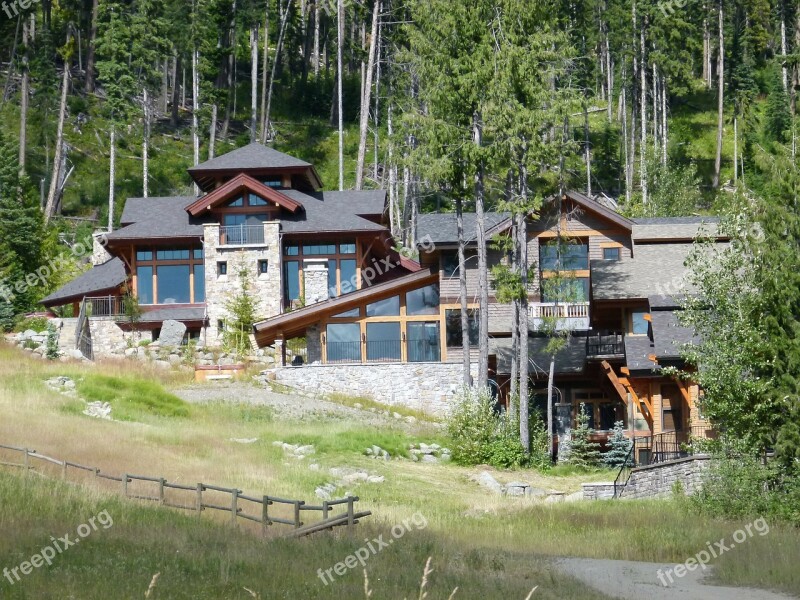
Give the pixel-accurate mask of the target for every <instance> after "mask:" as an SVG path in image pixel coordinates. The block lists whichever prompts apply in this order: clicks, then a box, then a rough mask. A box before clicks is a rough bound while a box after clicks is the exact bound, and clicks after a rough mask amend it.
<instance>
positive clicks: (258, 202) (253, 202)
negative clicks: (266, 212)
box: [247, 194, 269, 206]
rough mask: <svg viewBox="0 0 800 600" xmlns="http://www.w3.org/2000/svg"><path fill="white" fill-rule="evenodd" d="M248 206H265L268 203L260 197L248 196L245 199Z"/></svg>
mask: <svg viewBox="0 0 800 600" xmlns="http://www.w3.org/2000/svg"><path fill="white" fill-rule="evenodd" d="M247 204H248V206H267V204H269V202H267V201H266V200H264V198H262V197H261V196H257V195H256V194H250V195H249V197H248V198H247Z"/></svg>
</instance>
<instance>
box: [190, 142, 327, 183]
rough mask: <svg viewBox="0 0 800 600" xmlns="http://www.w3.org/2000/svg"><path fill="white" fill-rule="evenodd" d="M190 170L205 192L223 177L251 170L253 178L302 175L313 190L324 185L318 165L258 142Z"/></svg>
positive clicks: (249, 172)
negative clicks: (315, 166)
mask: <svg viewBox="0 0 800 600" xmlns="http://www.w3.org/2000/svg"><path fill="white" fill-rule="evenodd" d="M188 171H189V175H191V176H192V179H194V180H195V182H197V184H198V185H199V186H200V188H201V189H202V190H203V191H209V190H211V189H213V188H214V187H215V186H216V185H217V183H218V182H219V181H220V179H223V178H226V177H230V176H235V175H237V174H239V173H247V174H248V175H250V176H253V177H256V176H261V175H300V176H303V177H304V178H305V179H307V181H308V184H309V186H310V187H311V188H312V189H314V190H317V189H320V188H321V187H322V181H321V180H320V177H319V174H318V173H317V170H316V169H315V168H314V165H312V164H311V163H307V162H306V161H304V160H300V159H299V158H296V157H294V156H290V155H289V154H285V153H283V152H279V151H277V150H275V149H274V148H270V147H268V146H264V145H263V144H259V143H258V142H253V143H252V144H248V145H247V146H243V147H241V148H237V149H236V150H232V151H231V152H228V153H227V154H222V155H221V156H217V157H216V158H212V159H211V160H207V161H206V162H204V163H200V164H199V165H195V166H194V167H189V169H188Z"/></svg>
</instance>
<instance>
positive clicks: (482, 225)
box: [472, 111, 489, 389]
mask: <svg viewBox="0 0 800 600" xmlns="http://www.w3.org/2000/svg"><path fill="white" fill-rule="evenodd" d="M472 143H473V144H474V145H475V148H476V150H477V151H478V152H480V151H481V148H482V146H483V123H482V120H481V113H480V112H478V111H476V112H474V113H473V114H472ZM483 179H484V167H483V162H480V163H479V164H478V168H477V169H476V171H475V228H476V230H477V231H476V234H477V242H478V306H479V312H478V319H479V321H478V387H479V388H480V389H485V388H486V387H487V386H488V377H489V273H488V266H487V262H488V261H487V259H486V217H485V216H484V194H485V191H484V180H483Z"/></svg>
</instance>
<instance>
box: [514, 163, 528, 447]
mask: <svg viewBox="0 0 800 600" xmlns="http://www.w3.org/2000/svg"><path fill="white" fill-rule="evenodd" d="M520 183H521V186H522V187H521V189H522V190H523V194H522V197H523V198H524V199H525V202H524V204H526V205H527V191H526V190H527V187H528V185H527V174H526V172H525V169H524V168H523V169H522V175H521V180H520ZM516 218H517V235H518V236H519V238H518V241H517V244H518V246H519V265H520V280H521V283H522V291H523V293H522V297H521V298H520V301H519V441H520V443H521V444H522V447H523V448H524V449H525V452H526V453H530V449H531V437H530V429H529V412H530V409H529V398H528V372H529V365H528V221H527V217H526V214H525V212H519V213H518V214H517V216H516Z"/></svg>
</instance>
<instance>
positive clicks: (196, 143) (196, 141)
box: [192, 48, 200, 195]
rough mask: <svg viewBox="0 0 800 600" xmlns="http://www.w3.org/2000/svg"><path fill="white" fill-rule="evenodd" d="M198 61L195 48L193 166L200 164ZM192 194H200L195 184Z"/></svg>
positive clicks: (193, 65)
mask: <svg viewBox="0 0 800 600" xmlns="http://www.w3.org/2000/svg"><path fill="white" fill-rule="evenodd" d="M198 61H199V57H198V52H197V48H194V49H193V50H192V149H193V156H192V158H193V160H194V164H195V165H198V164H200V129H199V123H198V116H197V113H198V111H199V110H200V82H199V81H198V74H197V63H198ZM194 193H195V194H196V195H197V194H199V193H200V188H199V187H198V185H197V183H195V184H194Z"/></svg>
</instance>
